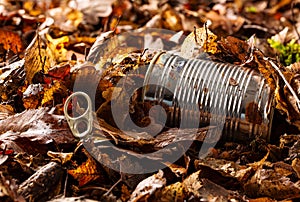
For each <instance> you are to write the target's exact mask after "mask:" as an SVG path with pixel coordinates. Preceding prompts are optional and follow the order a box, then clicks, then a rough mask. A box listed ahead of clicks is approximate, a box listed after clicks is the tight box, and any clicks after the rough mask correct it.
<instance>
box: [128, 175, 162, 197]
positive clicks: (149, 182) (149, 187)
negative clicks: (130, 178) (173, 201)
mask: <svg viewBox="0 0 300 202" xmlns="http://www.w3.org/2000/svg"><path fill="white" fill-rule="evenodd" d="M166 183H167V180H166V178H164V172H163V171H162V170H159V171H158V173H156V174H154V175H152V176H150V177H148V178H146V179H144V180H143V181H141V182H140V183H139V184H138V185H137V187H136V188H135V190H134V191H133V192H132V194H131V197H130V199H129V201H130V202H137V201H147V199H148V198H149V197H150V196H151V195H152V194H154V193H155V192H156V191H157V190H159V189H161V188H162V187H164V186H165V185H166Z"/></svg>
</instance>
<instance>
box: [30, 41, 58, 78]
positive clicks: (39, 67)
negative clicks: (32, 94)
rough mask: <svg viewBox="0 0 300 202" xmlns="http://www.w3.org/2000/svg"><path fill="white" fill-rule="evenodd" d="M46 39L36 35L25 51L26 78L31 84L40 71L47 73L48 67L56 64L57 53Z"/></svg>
mask: <svg viewBox="0 0 300 202" xmlns="http://www.w3.org/2000/svg"><path fill="white" fill-rule="evenodd" d="M45 40H46V39H42V37H41V36H40V35H36V36H35V38H34V39H33V41H32V43H31V44H30V45H29V46H28V47H27V49H26V53H25V64H24V67H25V72H26V80H27V81H28V82H29V83H30V84H31V83H32V79H33V78H34V76H35V74H36V73H38V72H40V71H41V72H42V73H47V72H48V69H49V68H50V67H52V66H54V65H55V55H54V52H52V51H51V50H50V49H49V47H48V44H47V41H45Z"/></svg>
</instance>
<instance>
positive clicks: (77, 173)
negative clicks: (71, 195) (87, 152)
mask: <svg viewBox="0 0 300 202" xmlns="http://www.w3.org/2000/svg"><path fill="white" fill-rule="evenodd" d="M68 173H69V174H70V175H72V176H73V177H74V178H75V179H76V180H77V181H78V182H79V186H80V187H81V186H83V185H85V184H87V183H89V182H91V181H93V180H96V179H98V178H99V177H100V173H99V172H98V170H97V164H96V162H95V161H94V160H93V159H92V158H88V160H87V161H86V162H84V163H83V164H81V165H80V166H79V167H77V168H76V169H75V170H68Z"/></svg>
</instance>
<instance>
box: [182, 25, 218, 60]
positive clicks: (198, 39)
mask: <svg viewBox="0 0 300 202" xmlns="http://www.w3.org/2000/svg"><path fill="white" fill-rule="evenodd" d="M216 39H217V36H216V35H215V34H214V33H213V32H211V31H210V30H209V29H208V28H207V27H206V26H204V27H201V28H197V29H196V28H194V31H193V32H191V33H190V34H189V35H188V36H187V37H186V38H185V40H184V41H183V44H182V46H181V50H180V51H181V55H182V56H183V57H185V58H192V57H194V56H195V53H196V55H197V54H199V51H198V52H197V51H195V48H200V50H201V51H203V52H208V53H212V54H215V53H217V52H218V51H219V50H218V49H217V43H216Z"/></svg>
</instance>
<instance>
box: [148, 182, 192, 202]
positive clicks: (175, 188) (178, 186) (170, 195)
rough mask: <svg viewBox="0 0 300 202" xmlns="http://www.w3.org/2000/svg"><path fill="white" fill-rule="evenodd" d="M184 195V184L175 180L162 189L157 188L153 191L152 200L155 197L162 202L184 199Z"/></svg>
mask: <svg viewBox="0 0 300 202" xmlns="http://www.w3.org/2000/svg"><path fill="white" fill-rule="evenodd" d="M186 197H187V196H186V187H185V185H184V184H183V183H181V182H176V183H174V184H171V185H168V186H166V187H164V188H162V190H157V191H156V192H155V199H154V200H153V201H156V200H157V199H159V200H160V201H163V202H168V201H174V202H175V201H184V199H186Z"/></svg>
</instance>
